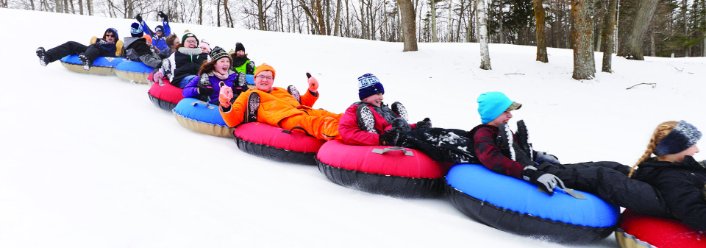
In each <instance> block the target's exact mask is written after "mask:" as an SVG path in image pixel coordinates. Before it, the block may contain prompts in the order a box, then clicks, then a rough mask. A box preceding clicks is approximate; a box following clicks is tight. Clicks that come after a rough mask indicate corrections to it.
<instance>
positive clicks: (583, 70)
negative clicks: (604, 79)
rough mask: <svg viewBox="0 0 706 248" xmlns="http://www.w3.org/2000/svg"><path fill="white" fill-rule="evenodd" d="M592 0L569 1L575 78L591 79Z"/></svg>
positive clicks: (592, 73)
mask: <svg viewBox="0 0 706 248" xmlns="http://www.w3.org/2000/svg"><path fill="white" fill-rule="evenodd" d="M592 5H593V0H572V1H571V19H572V20H573V25H571V38H572V39H573V41H572V46H573V49H574V75H573V78H574V79H576V80H582V79H593V77H594V76H595V74H596V63H595V61H594V58H593V19H592V16H593V13H592V11H591V10H592Z"/></svg>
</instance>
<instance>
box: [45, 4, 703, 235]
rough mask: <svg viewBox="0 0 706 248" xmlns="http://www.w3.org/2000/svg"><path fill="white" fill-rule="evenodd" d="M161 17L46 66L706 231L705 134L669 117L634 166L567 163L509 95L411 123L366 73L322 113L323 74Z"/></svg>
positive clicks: (56, 53)
mask: <svg viewBox="0 0 706 248" xmlns="http://www.w3.org/2000/svg"><path fill="white" fill-rule="evenodd" d="M159 16H160V17H161V18H162V22H163V23H162V24H163V25H159V26H157V27H156V28H155V30H154V31H153V30H151V29H150V28H149V27H148V26H147V24H146V23H145V22H144V20H142V18H141V16H140V15H138V16H137V17H136V19H137V21H138V23H133V25H132V26H131V37H127V38H125V39H124V40H125V43H124V44H123V43H122V42H121V41H120V40H119V38H118V32H117V30H116V29H113V28H109V29H107V30H106V31H105V32H104V34H103V36H102V38H95V37H94V38H93V39H92V41H91V45H89V46H84V45H82V44H80V43H78V42H73V41H69V42H67V43H64V44H62V45H60V46H58V47H55V48H52V49H49V50H45V49H44V48H42V47H40V48H39V49H37V56H38V57H39V58H40V63H42V65H46V64H48V63H51V62H53V61H55V60H58V59H60V58H62V57H64V56H66V55H70V54H78V55H79V57H80V59H81V61H82V62H83V65H84V68H85V69H89V68H90V66H91V63H92V61H93V60H94V59H95V58H97V57H99V56H111V57H112V56H127V57H128V58H129V59H133V60H136V61H142V62H143V63H145V64H146V65H148V66H150V67H154V68H155V72H154V77H153V78H154V81H155V82H162V81H168V82H170V83H171V84H172V85H174V86H177V87H179V88H183V95H184V97H190V98H198V99H201V100H203V101H206V102H209V103H212V104H215V105H218V106H219V111H220V114H221V116H222V118H223V120H224V121H225V123H226V124H227V126H228V127H236V126H238V125H239V124H241V123H245V122H250V121H256V122H260V123H265V124H268V125H271V126H275V127H279V128H282V129H284V130H288V131H292V130H299V131H303V132H305V133H306V134H308V135H310V136H312V137H315V138H316V139H320V140H339V141H341V142H343V143H345V144H347V145H360V146H397V147H406V148H412V149H416V150H418V151H421V152H423V153H424V154H426V155H428V156H429V157H430V158H432V159H433V160H435V161H437V162H439V163H441V164H451V165H453V164H462V163H473V164H481V165H483V166H485V167H486V168H488V169H489V170H491V171H494V172H496V173H499V174H503V175H507V176H510V177H514V178H518V179H521V180H525V181H527V182H529V183H532V184H534V185H536V186H538V187H539V188H540V189H541V190H542V191H544V192H546V193H547V194H549V195H551V194H553V193H554V192H555V190H556V189H561V190H562V191H564V192H567V193H572V192H573V190H572V189H577V190H581V191H585V192H589V193H592V194H594V195H596V196H598V197H600V198H601V199H603V200H605V201H607V202H609V203H612V204H614V205H617V206H620V207H624V208H626V209H629V210H630V211H632V212H636V213H639V214H642V215H647V216H654V217H661V218H668V219H674V220H676V221H679V222H681V223H682V224H684V225H686V226H688V227H689V228H692V229H694V230H697V231H706V162H705V161H697V160H696V159H694V157H693V155H694V154H696V153H698V152H699V149H698V147H697V145H696V144H697V142H698V141H699V139H700V138H701V136H702V134H701V132H700V131H699V130H698V129H697V128H696V127H695V126H693V125H692V124H690V123H688V122H686V121H667V122H663V123H660V124H659V125H658V126H657V128H656V129H655V131H654V133H653V134H652V136H651V139H650V142H649V144H648V145H647V149H646V150H645V152H644V154H643V155H642V156H641V157H639V159H638V160H637V162H636V163H635V164H634V165H633V166H632V168H631V167H629V166H626V165H623V164H620V163H617V162H610V161H600V162H584V163H572V164H566V163H561V162H560V161H559V160H558V159H557V157H556V156H554V155H552V154H550V153H546V152H542V151H537V150H534V149H533V147H532V144H531V142H530V141H529V140H528V136H529V135H528V131H527V128H526V125H525V124H524V122H523V121H519V122H518V123H517V131H516V132H512V131H511V130H510V128H509V127H508V122H509V121H510V119H511V118H512V117H513V116H512V111H515V110H518V109H520V108H521V107H522V105H521V104H519V103H517V102H514V101H512V100H510V99H509V98H508V97H507V96H506V95H505V94H503V93H501V92H486V93H482V94H480V95H479V96H478V98H477V102H478V114H479V116H480V119H481V123H482V124H480V125H478V126H476V127H474V128H472V129H471V130H470V131H466V130H459V129H445V128H439V127H433V126H432V123H431V120H430V119H429V118H425V119H424V120H421V121H418V122H415V123H410V122H409V121H408V120H407V111H406V109H405V108H404V106H403V105H402V104H400V103H399V102H395V103H393V104H392V105H390V106H388V105H387V104H385V103H383V100H384V94H385V89H384V87H383V84H382V83H381V82H380V80H379V79H378V78H377V77H376V76H375V75H373V74H370V73H367V74H364V75H361V76H360V77H358V83H359V91H358V96H359V99H360V101H359V102H355V103H353V104H352V105H351V106H350V107H348V108H347V109H346V110H345V112H344V113H342V114H341V113H334V112H329V111H326V110H323V109H315V108H313V106H314V104H315V103H316V101H317V100H318V99H319V97H320V94H321V93H320V92H319V91H318V89H319V82H318V80H317V79H316V78H314V77H311V76H310V75H308V76H309V78H308V89H306V91H305V92H304V94H300V93H299V92H298V91H297V90H296V89H294V88H288V89H285V88H280V87H275V86H274V81H275V78H276V71H275V69H274V68H273V67H272V66H270V65H268V64H260V65H258V66H254V63H253V62H252V61H250V60H249V59H248V58H247V55H246V54H245V48H244V46H243V45H242V44H241V43H237V44H236V49H235V51H236V52H235V53H234V54H229V53H227V52H226V51H225V50H224V49H222V48H220V47H214V48H213V49H210V47H209V45H208V44H207V43H205V42H203V41H201V42H199V40H198V38H197V37H196V36H195V35H194V34H193V33H189V32H187V33H186V34H184V35H183V36H182V38H181V43H179V41H178V40H176V39H175V38H172V39H171V40H170V39H168V38H167V36H169V35H170V34H171V30H170V27H169V23H168V17H167V15H166V14H164V13H162V12H160V13H159ZM149 40H151V41H149ZM170 43H173V44H171V45H170ZM204 44H205V45H204ZM245 74H251V75H254V87H253V88H248V87H247V86H246V84H245V80H244V77H243V76H244V75H245ZM577 197H580V196H577Z"/></svg>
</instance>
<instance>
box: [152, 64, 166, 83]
mask: <svg viewBox="0 0 706 248" xmlns="http://www.w3.org/2000/svg"><path fill="white" fill-rule="evenodd" d="M162 78H164V71H163V70H162V68H160V69H159V70H157V71H156V72H155V73H154V75H152V80H153V81H154V82H155V83H159V85H162Z"/></svg>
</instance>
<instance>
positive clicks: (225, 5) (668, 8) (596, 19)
mask: <svg viewBox="0 0 706 248" xmlns="http://www.w3.org/2000/svg"><path fill="white" fill-rule="evenodd" d="M479 1H481V0H397V1H391V0H238V1H233V0H230V1H229V0H192V1H166V0H151V1H147V0H0V7H4V8H18V9H31V10H38V11H50V12H61V13H71V14H79V15H99V16H108V17H113V18H127V19H132V18H133V17H134V16H135V15H136V14H138V13H140V14H143V16H145V17H146V19H148V20H157V15H156V13H157V11H159V10H161V11H164V12H165V13H168V14H169V16H170V17H171V21H173V22H184V23H197V24H203V25H214V26H225V27H240V28H248V29H257V30H267V31H277V32H293V33H304V34H316V35H331V36H341V37H350V38H360V39H370V40H381V41H391V42H405V47H404V50H405V51H415V50H417V48H416V42H478V41H479V37H480V36H479V32H478V28H479V27H480V26H482V25H479V23H478V22H479V20H480V18H477V17H478V11H479V8H478V6H484V7H485V8H481V9H485V12H486V13H485V15H484V17H485V18H483V19H484V20H487V23H486V24H487V25H485V27H486V29H487V36H488V37H487V39H488V42H489V43H507V44H517V45H532V46H537V47H538V54H537V60H539V61H543V62H546V61H547V60H548V59H547V57H546V50H544V47H555V48H574V44H575V43H576V42H577V40H576V39H579V38H580V41H581V42H580V47H581V49H584V50H585V49H586V48H588V47H589V46H588V44H586V42H589V43H591V46H590V47H591V49H594V50H595V51H606V50H607V49H610V50H611V51H615V52H617V53H618V55H620V56H625V57H627V58H631V59H642V57H643V56H675V57H683V56H704V54H706V41H705V40H704V34H705V33H706V32H705V31H706V0H591V1H588V0H485V1H484V3H485V4H483V3H482V2H481V3H480V5H479ZM572 8H573V9H572ZM576 8H582V9H576ZM584 15H587V17H585V18H584V17H583V16H584ZM537 23H540V25H537ZM576 27H580V28H578V29H575V28H576ZM572 30H574V32H572ZM609 52H610V51H609ZM604 67H605V62H604ZM608 67H609V65H608ZM605 70H606V69H605V68H604V71H605ZM609 70H610V69H608V71H609Z"/></svg>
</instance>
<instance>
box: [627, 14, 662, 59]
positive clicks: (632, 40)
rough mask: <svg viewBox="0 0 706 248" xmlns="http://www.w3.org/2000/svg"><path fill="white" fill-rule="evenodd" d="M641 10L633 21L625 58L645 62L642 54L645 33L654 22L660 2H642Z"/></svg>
mask: <svg viewBox="0 0 706 248" xmlns="http://www.w3.org/2000/svg"><path fill="white" fill-rule="evenodd" d="M638 2H639V8H638V10H637V13H636V14H635V18H633V20H632V23H633V25H632V29H631V30H630V33H629V34H628V37H627V38H626V43H625V51H624V52H625V56H626V58H628V59H636V60H644V59H645V58H644V55H643V54H642V53H643V51H642V39H643V38H644V36H645V31H647V27H649V25H650V22H652V17H653V15H654V12H655V9H657V3H658V0H641V1H638Z"/></svg>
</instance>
